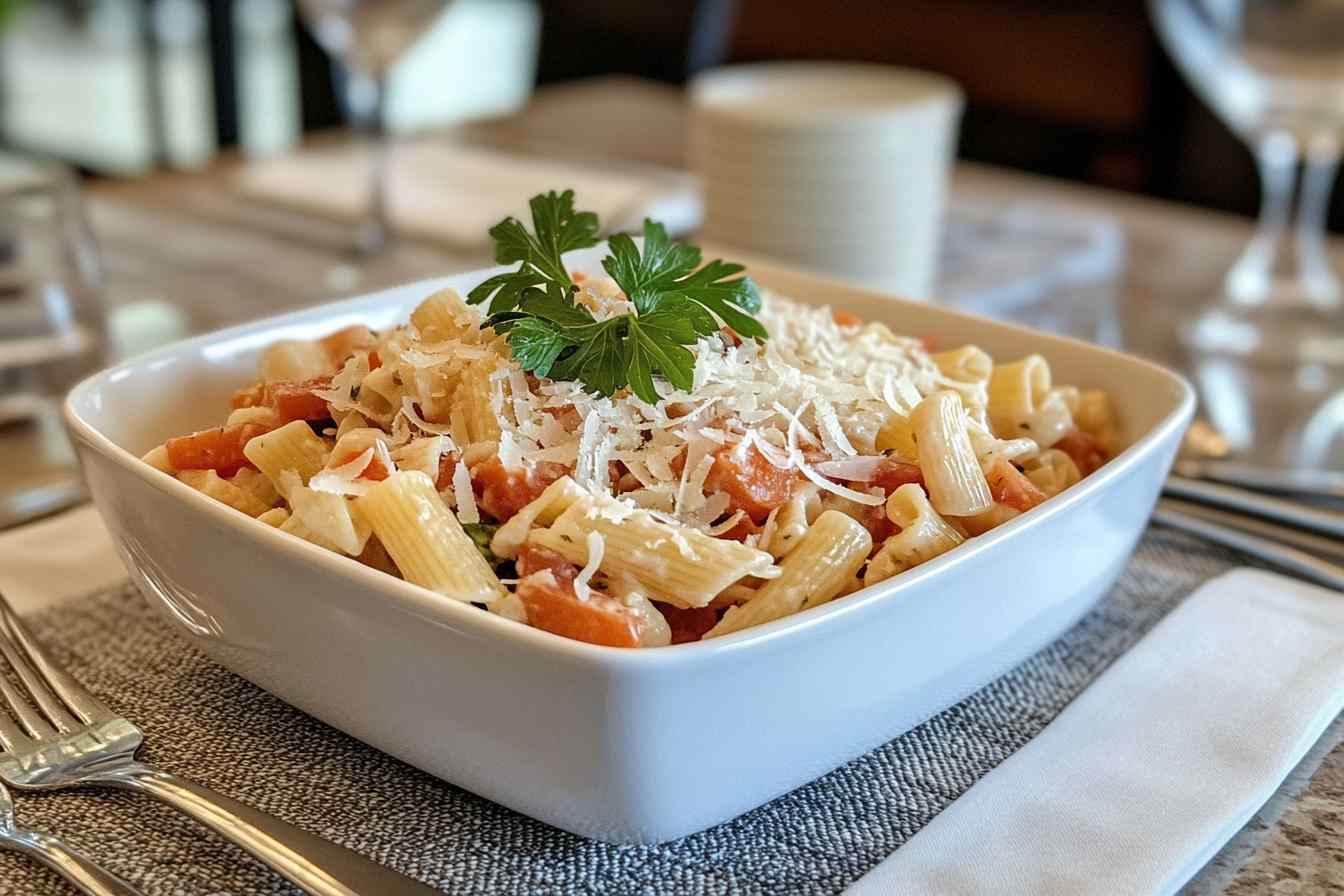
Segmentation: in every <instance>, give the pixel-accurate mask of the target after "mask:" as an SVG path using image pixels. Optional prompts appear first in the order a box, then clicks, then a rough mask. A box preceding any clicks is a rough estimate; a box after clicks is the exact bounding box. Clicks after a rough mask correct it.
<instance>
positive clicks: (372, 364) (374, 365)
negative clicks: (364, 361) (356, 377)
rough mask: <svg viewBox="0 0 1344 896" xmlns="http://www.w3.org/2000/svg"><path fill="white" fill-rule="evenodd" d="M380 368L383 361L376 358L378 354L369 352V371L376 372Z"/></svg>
mask: <svg viewBox="0 0 1344 896" xmlns="http://www.w3.org/2000/svg"><path fill="white" fill-rule="evenodd" d="M382 366H383V359H382V358H380V357H379V356H378V353H377V352H369V370H377V369H378V368H379V367H382Z"/></svg>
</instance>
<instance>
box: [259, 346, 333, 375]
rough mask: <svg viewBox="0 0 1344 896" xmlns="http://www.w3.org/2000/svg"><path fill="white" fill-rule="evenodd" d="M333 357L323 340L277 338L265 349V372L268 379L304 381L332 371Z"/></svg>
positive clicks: (262, 363) (262, 370) (262, 371)
mask: <svg viewBox="0 0 1344 896" xmlns="http://www.w3.org/2000/svg"><path fill="white" fill-rule="evenodd" d="M331 368H332V364H331V359H330V358H329V357H328V355H327V351H326V349H324V348H323V347H322V345H321V344H320V343H317V342H310V341H308V340H306V339H283V340H281V341H279V342H273V343H271V344H270V345H268V346H267V347H266V349H265V350H264V351H262V353H261V376H262V379H264V380H265V381H266V382H268V383H282V382H288V383H302V382H307V381H308V380H315V379H317V378H318V377H322V376H326V375H327V374H329V373H331Z"/></svg>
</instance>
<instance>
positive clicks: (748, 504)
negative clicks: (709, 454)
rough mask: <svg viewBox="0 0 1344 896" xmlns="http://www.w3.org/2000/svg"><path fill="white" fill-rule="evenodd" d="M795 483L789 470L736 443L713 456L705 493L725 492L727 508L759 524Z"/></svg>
mask: <svg viewBox="0 0 1344 896" xmlns="http://www.w3.org/2000/svg"><path fill="white" fill-rule="evenodd" d="M795 481H796V477H795V476H794V474H793V472H792V471H790V470H781V469H780V468H779V467H776V466H775V465H774V464H772V463H770V461H768V460H766V459H765V455H763V454H761V451H760V449H759V448H757V447H756V446H755V445H750V446H747V445H746V443H744V442H739V443H738V444H736V445H725V446H723V447H722V448H720V449H719V450H718V451H717V452H716V453H715V455H714V466H713V467H711V468H710V470H709V476H708V477H706V479H705V490H706V492H715V491H722V492H725V493H727V495H728V497H729V499H730V500H729V504H728V509H729V510H741V511H743V512H744V513H746V515H747V516H749V517H751V521H752V522H753V523H756V524H757V525H759V524H761V523H763V522H765V518H766V517H767V516H769V515H770V511H772V510H774V509H775V508H776V507H778V506H779V505H781V504H783V503H784V502H785V501H787V500H788V499H789V495H790V494H791V493H792V492H793V484H794V482H795Z"/></svg>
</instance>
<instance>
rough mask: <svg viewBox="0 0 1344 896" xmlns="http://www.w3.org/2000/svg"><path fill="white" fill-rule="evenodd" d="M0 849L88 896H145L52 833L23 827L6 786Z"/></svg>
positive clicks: (0, 799) (0, 790)
mask: <svg viewBox="0 0 1344 896" xmlns="http://www.w3.org/2000/svg"><path fill="white" fill-rule="evenodd" d="M0 848H9V849H12V850H14V851H15V852H21V853H24V854H26V855H30V856H32V857H33V858H35V859H37V860H38V861H39V862H41V863H42V864H44V865H46V866H47V867H48V868H50V869H51V870H53V871H55V872H56V873H57V874H59V875H60V876H61V877H63V878H65V879H66V880H68V881H70V883H72V884H74V885H75V886H76V887H78V888H79V889H80V891H81V892H84V893H88V894H89V896H144V894H142V893H141V892H140V891H139V890H137V889H136V888H135V887H132V886H131V885H130V884H128V883H126V881H124V880H122V879H121V878H119V877H117V876H116V875H115V874H112V873H111V872H110V871H107V870H105V869H104V868H102V867H100V866H99V865H97V864H95V863H94V862H93V861H92V860H91V859H89V858H88V857H87V856H85V855H83V854H81V853H79V852H76V851H75V850H73V849H71V848H70V847H68V846H66V845H65V843H64V842H62V841H61V840H59V839H57V838H56V837H53V836H52V835H51V834H45V833H43V832H42V831H34V830H32V829H31V828H25V827H20V826H19V823H18V821H16V820H15V818H14V803H13V801H12V800H11V799H10V798H9V791H7V790H5V787H4V785H3V784H0Z"/></svg>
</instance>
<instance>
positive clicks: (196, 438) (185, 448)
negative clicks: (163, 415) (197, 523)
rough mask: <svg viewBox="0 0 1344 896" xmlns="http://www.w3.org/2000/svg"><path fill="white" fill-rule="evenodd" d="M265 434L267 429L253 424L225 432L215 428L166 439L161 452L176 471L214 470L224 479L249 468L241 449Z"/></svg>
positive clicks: (249, 462) (220, 428)
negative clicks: (256, 437) (165, 452)
mask: <svg viewBox="0 0 1344 896" xmlns="http://www.w3.org/2000/svg"><path fill="white" fill-rule="evenodd" d="M265 432H269V427H265V426H261V425H259V424H256V423H244V424H242V425H241V426H230V427H228V428H227V429H224V428H222V427H216V428H215V429H207V430H203V431H201V432H198V433H193V434H192V435H189V436H180V437H178V438H176V439H169V440H168V441H167V443H166V444H165V445H164V448H165V449H166V450H167V452H168V463H169V464H171V465H172V467H173V469H175V470H214V471H215V472H217V473H218V474H219V475H220V476H224V477H226V478H227V477H229V476H232V475H233V474H234V473H237V472H238V471H239V470H241V469H242V468H243V467H250V466H252V462H251V461H249V460H248V459H247V455H245V454H243V446H244V445H246V444H247V443H248V442H249V441H250V440H251V439H252V438H254V437H255V436H259V435H261V434H262V433H265Z"/></svg>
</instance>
